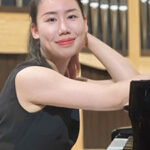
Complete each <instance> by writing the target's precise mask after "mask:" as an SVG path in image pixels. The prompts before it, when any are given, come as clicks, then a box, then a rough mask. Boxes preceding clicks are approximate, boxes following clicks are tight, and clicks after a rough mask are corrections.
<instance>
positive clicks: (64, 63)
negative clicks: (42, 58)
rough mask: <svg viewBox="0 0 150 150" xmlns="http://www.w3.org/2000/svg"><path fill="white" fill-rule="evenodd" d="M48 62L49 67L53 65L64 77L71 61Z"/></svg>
mask: <svg viewBox="0 0 150 150" xmlns="http://www.w3.org/2000/svg"><path fill="white" fill-rule="evenodd" d="M46 61H47V62H48V64H49V65H51V66H52V67H53V68H54V69H55V70H56V71H58V72H59V73H61V74H62V75H64V74H65V73H66V71H67V67H68V63H69V59H67V60H64V59H63V60H60V59H58V60H55V61H54V60H49V59H47V58H46Z"/></svg>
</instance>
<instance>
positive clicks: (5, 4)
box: [1, 0, 16, 6]
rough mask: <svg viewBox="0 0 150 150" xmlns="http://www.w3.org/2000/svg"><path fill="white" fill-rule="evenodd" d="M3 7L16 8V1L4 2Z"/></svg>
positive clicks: (6, 0) (4, 0) (7, 0)
mask: <svg viewBox="0 0 150 150" xmlns="http://www.w3.org/2000/svg"><path fill="white" fill-rule="evenodd" d="M1 5H4V6H15V5H16V0H2V1H1Z"/></svg>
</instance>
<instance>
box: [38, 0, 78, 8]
mask: <svg viewBox="0 0 150 150" xmlns="http://www.w3.org/2000/svg"><path fill="white" fill-rule="evenodd" d="M74 8H76V9H80V8H79V5H78V3H77V1H76V0H41V3H40V4H39V9H42V10H46V9H48V10H49V9H51V11H57V10H65V9H74Z"/></svg>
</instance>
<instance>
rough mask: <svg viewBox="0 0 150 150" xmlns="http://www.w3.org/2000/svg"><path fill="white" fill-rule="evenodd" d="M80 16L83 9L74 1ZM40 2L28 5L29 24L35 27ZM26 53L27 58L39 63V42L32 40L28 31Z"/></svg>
mask: <svg viewBox="0 0 150 150" xmlns="http://www.w3.org/2000/svg"><path fill="white" fill-rule="evenodd" d="M76 1H77V3H78V5H79V7H80V10H81V13H82V16H83V17H84V15H83V9H82V3H81V1H80V0H76ZM40 2H41V0H31V2H30V3H29V15H30V17H31V24H33V25H35V26H37V13H38V6H39V3H40ZM28 51H29V56H30V57H32V58H36V59H37V60H38V61H39V62H41V58H42V56H41V52H40V40H39V39H38V40H37V39H34V38H33V37H32V34H31V31H29V39H28Z"/></svg>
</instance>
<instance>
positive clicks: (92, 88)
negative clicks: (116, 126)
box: [15, 67, 150, 110]
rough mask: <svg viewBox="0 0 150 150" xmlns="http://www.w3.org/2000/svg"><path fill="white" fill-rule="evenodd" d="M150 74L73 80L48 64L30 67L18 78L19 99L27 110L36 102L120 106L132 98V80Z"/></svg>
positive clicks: (91, 107)
mask: <svg viewBox="0 0 150 150" xmlns="http://www.w3.org/2000/svg"><path fill="white" fill-rule="evenodd" d="M149 78H150V74H147V75H145V76H144V75H141V76H139V77H136V78H132V79H130V80H124V81H121V82H116V83H113V84H111V85H109V86H108V85H99V84H93V83H89V82H81V81H76V80H72V79H69V78H66V77H64V76H62V75H61V74H59V73H57V72H55V71H53V70H51V69H48V68H44V67H28V68H25V69H23V70H22V71H20V72H19V73H18V74H17V76H16V80H15V84H16V93H17V97H18V100H19V102H20V104H21V105H22V106H24V107H25V108H26V109H27V110H28V108H31V107H32V106H33V105H34V106H37V107H38V106H45V105H51V106H59V107H66V108H81V109H85V110H117V109H121V108H122V107H123V106H124V105H125V104H126V103H127V102H128V101H127V99H128V95H129V85H130V81H131V80H133V79H134V80H135V79H149Z"/></svg>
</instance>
